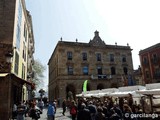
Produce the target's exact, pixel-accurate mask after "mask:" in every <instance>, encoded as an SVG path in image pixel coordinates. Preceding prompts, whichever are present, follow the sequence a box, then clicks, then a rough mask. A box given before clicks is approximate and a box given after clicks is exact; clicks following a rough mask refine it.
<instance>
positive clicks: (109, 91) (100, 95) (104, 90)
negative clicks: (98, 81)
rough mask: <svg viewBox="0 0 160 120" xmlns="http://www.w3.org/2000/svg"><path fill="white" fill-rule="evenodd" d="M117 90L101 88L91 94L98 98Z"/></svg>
mask: <svg viewBox="0 0 160 120" xmlns="http://www.w3.org/2000/svg"><path fill="white" fill-rule="evenodd" d="M117 91H118V89H117V88H108V89H102V90H100V91H99V93H98V94H93V95H92V96H93V97H98V98H100V97H105V96H107V95H109V94H111V93H113V92H117Z"/></svg>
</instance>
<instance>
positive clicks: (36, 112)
mask: <svg viewBox="0 0 160 120" xmlns="http://www.w3.org/2000/svg"><path fill="white" fill-rule="evenodd" d="M29 117H32V118H34V119H39V118H40V112H39V110H37V109H31V111H30V114H29Z"/></svg>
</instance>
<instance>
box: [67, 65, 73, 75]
mask: <svg viewBox="0 0 160 120" xmlns="http://www.w3.org/2000/svg"><path fill="white" fill-rule="evenodd" d="M68 75H73V67H71V66H68Z"/></svg>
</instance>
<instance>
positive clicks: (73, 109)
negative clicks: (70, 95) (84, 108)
mask: <svg viewBox="0 0 160 120" xmlns="http://www.w3.org/2000/svg"><path fill="white" fill-rule="evenodd" d="M70 114H71V116H72V120H76V116H77V106H76V104H75V101H74V100H73V101H72V102H71V108H70Z"/></svg>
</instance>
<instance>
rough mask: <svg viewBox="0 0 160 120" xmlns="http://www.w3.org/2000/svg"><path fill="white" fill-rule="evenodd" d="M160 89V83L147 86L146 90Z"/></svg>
mask: <svg viewBox="0 0 160 120" xmlns="http://www.w3.org/2000/svg"><path fill="white" fill-rule="evenodd" d="M159 88H160V83H152V84H146V89H147V90H150V89H159Z"/></svg>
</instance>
